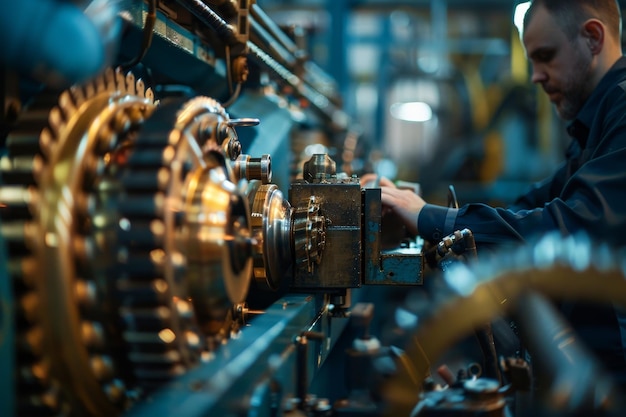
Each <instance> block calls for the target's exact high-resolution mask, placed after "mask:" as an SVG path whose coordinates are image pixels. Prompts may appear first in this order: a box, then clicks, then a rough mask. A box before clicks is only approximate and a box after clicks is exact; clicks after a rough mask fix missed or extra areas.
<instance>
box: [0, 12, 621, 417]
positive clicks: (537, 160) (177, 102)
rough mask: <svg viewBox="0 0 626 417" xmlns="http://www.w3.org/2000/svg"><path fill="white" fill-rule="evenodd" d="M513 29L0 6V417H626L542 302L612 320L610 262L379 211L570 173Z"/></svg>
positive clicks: (592, 247)
mask: <svg viewBox="0 0 626 417" xmlns="http://www.w3.org/2000/svg"><path fill="white" fill-rule="evenodd" d="M623 3H624V4H626V2H623ZM524 7H526V8H527V7H528V2H524V1H517V0H397V1H386V0H74V1H65V0H45V1H44V0H21V1H19V2H10V1H4V0H3V1H2V2H0V15H1V16H2V17H0V42H2V44H3V45H5V46H4V49H5V50H4V52H0V99H1V100H2V104H3V106H2V107H1V109H2V111H1V112H0V139H1V140H2V142H1V146H2V148H1V153H0V268H1V269H2V272H1V273H2V277H3V278H2V279H1V280H0V415H1V416H4V417H22V416H50V417H92V416H93V417H105V416H106V417H143V416H150V417H157V416H159V417H160V416H163V417H170V416H172V417H206V416H220V417H222V416H224V417H243V416H247V417H265V416H267V417H272V416H277V417H279V416H285V417H288V416H289V417H296V416H298V417H300V416H310V417H322V416H329V417H330V416H335V417H352V416H365V417H378V416H380V417H382V416H406V417H409V416H410V417H435V416H437V417H464V416H473V417H478V416H493V417H531V416H546V417H553V416H555V417H556V416H591V415H593V416H623V415H626V407H624V404H623V402H624V398H623V396H622V395H621V394H620V393H621V391H619V390H618V389H617V388H616V387H615V384H613V381H612V379H611V377H610V375H609V374H607V372H606V370H605V369H603V368H602V366H600V365H599V364H598V358H597V357H595V356H594V355H593V354H591V353H589V350H587V348H586V347H585V346H583V345H581V343H580V341H579V340H578V339H577V338H576V337H575V336H574V335H573V334H572V332H571V329H570V327H568V323H567V320H566V319H564V318H563V317H562V316H561V315H559V313H558V312H557V311H556V310H555V308H554V306H553V303H552V301H553V300H561V299H567V300H569V299H572V300H584V301H585V302H590V303H599V304H607V305H609V304H615V305H621V306H626V281H624V271H625V270H626V269H625V267H624V262H623V259H624V257H623V253H624V252H621V254H622V256H620V251H619V250H614V249H616V248H613V247H610V246H608V245H602V242H595V241H594V242H592V241H590V240H589V239H586V238H585V237H584V236H580V237H579V236H568V237H563V236H556V235H554V234H548V235H546V236H542V237H541V239H538V240H537V241H536V242H532V243H531V242H527V243H526V244H521V245H519V246H514V247H507V248H504V249H503V250H495V249H493V248H482V247H481V246H480V245H476V244H474V241H473V235H472V231H471V230H468V229H463V230H458V231H455V232H454V233H453V234H452V235H449V236H441V240H440V241H438V242H431V241H425V240H424V239H422V238H420V237H419V236H414V235H412V234H411V233H410V231H409V230H408V229H407V227H406V226H404V225H403V224H402V222H401V221H400V220H399V219H398V218H397V217H394V216H393V215H384V214H385V213H384V208H385V207H384V206H383V203H382V200H381V189H380V184H379V183H378V181H379V180H380V178H381V177H384V178H387V179H389V180H391V181H393V182H394V183H395V184H396V185H397V186H398V187H403V188H408V189H411V190H414V191H415V192H417V193H418V194H420V195H421V196H422V197H423V198H424V200H425V201H427V202H428V203H433V204H440V205H443V206H447V207H459V206H463V205H464V204H466V203H470V202H472V203H485V204H488V205H491V206H498V207H506V206H507V205H509V204H512V203H513V202H514V201H515V199H516V197H517V196H519V195H521V194H522V193H524V192H525V190H527V189H528V188H529V187H530V186H531V185H532V184H534V183H535V182H537V181H540V180H541V179H543V178H545V177H547V176H548V175H550V174H551V173H552V172H553V170H554V169H555V167H557V166H558V164H559V163H560V162H561V161H562V160H563V157H564V154H565V151H566V149H567V146H568V143H569V141H570V138H569V137H568V135H567V131H566V129H565V122H564V121H563V120H561V119H560V118H559V117H558V115H557V113H556V111H555V109H554V107H553V105H552V103H551V102H550V100H549V98H548V97H547V95H546V94H545V93H544V92H543V91H542V89H541V87H540V86H538V85H536V84H533V82H532V81H531V72H532V69H531V67H530V65H529V62H528V59H527V56H526V51H525V50H524V46H523V43H522V42H521V40H520V25H521V21H522V19H523V15H524V12H525V10H526V9H525V8H524ZM85 22H87V23H85ZM71 25H75V26H72V27H70V26H71ZM369 173H375V174H376V175H377V176H378V177H377V178H378V180H376V181H374V182H373V183H367V184H364V183H362V181H361V178H362V177H363V176H364V175H366V174H369ZM483 249H484V250H483ZM599 280H602V282H603V284H602V285H598V284H597V283H598V282H599ZM604 282H605V283H604ZM564 335H565V336H564ZM625 398H626V397H625Z"/></svg>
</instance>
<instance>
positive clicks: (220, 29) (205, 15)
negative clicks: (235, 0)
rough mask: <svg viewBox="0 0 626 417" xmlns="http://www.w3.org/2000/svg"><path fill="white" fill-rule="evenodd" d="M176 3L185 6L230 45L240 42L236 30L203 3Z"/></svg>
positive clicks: (196, 0)
mask: <svg viewBox="0 0 626 417" xmlns="http://www.w3.org/2000/svg"><path fill="white" fill-rule="evenodd" d="M176 2H177V3H178V4H180V5H181V6H183V7H184V8H185V9H187V10H188V11H189V12H190V13H191V14H193V15H194V16H195V17H196V18H198V19H199V20H200V21H201V22H202V23H204V24H205V25H207V26H209V27H210V28H212V29H213V30H214V31H215V32H216V33H217V34H218V35H219V36H221V37H222V38H223V39H224V40H225V41H226V42H227V43H228V44H231V45H232V44H235V43H237V42H238V40H237V34H236V33H235V31H234V29H233V28H232V27H231V26H230V25H229V24H228V23H227V22H226V21H225V20H224V19H222V18H221V17H220V16H219V15H218V14H217V13H215V12H214V11H213V10H211V8H210V7H209V6H207V5H206V4H204V3H203V2H202V1H200V0H176Z"/></svg>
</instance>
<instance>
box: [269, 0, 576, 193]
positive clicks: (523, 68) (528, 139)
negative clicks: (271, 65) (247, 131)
mask: <svg viewBox="0 0 626 417" xmlns="http://www.w3.org/2000/svg"><path fill="white" fill-rule="evenodd" d="M519 3H522V4H521V5H520V4H519ZM523 3H524V2H519V1H514V0H513V1H511V0H509V1H503V0H469V1H468V0H412V1H408V0H407V1H383V0H354V1H347V0H343V1H335V0H316V1H309V0H307V1H286V0H282V1H281V0H259V1H258V4H259V5H261V6H262V7H263V8H264V9H265V10H266V12H267V13H268V15H270V16H271V17H272V19H273V20H275V21H276V22H277V23H279V24H280V25H281V26H282V27H283V28H284V30H285V31H287V32H288V33H290V34H291V35H292V36H293V37H294V39H296V41H297V42H298V43H299V44H300V45H301V47H302V48H304V49H306V50H307V51H309V52H310V54H311V56H312V58H313V60H314V61H315V62H316V63H318V64H319V65H320V66H321V67H322V68H323V69H324V70H325V71H327V72H328V73H329V74H330V75H331V76H332V77H333V78H334V79H336V80H337V85H338V88H339V89H340V96H341V97H342V98H343V100H344V103H343V105H344V110H345V111H346V113H347V114H349V115H351V116H352V117H354V120H355V122H356V125H357V126H358V128H359V130H360V131H359V133H360V135H362V136H361V142H362V143H363V144H364V145H365V146H367V147H368V148H369V149H370V150H371V152H366V154H367V155H368V158H367V159H366V160H363V161H362V163H363V166H362V167H357V168H362V169H363V170H365V171H375V172H378V173H379V174H381V175H384V176H386V177H389V178H393V179H401V180H406V181H416V182H419V183H420V185H421V187H422V191H423V193H424V196H425V197H426V198H427V199H429V198H430V201H433V202H434V200H437V199H439V198H442V197H443V196H444V194H445V193H444V190H445V188H446V187H447V184H448V183H453V184H454V185H455V187H456V188H457V193H458V196H459V200H460V202H461V203H462V202H468V201H470V200H471V201H488V202H492V203H495V204H498V203H503V204H504V203H507V202H510V200H511V199H512V198H514V197H515V196H516V195H518V194H519V193H520V192H522V191H523V190H524V188H525V187H526V185H527V184H528V182H530V181H534V180H537V179H540V178H542V177H544V176H546V175H547V174H549V173H550V172H551V171H552V169H553V168H554V166H555V164H556V163H557V162H558V161H559V160H560V159H561V158H562V151H563V147H564V144H565V143H566V142H567V139H566V138H565V137H564V136H563V135H564V131H563V129H562V126H561V125H560V124H561V122H560V121H559V120H558V118H556V117H555V113H554V111H553V109H552V108H551V105H550V103H549V101H548V100H547V98H546V97H544V95H543V93H542V91H541V89H540V88H538V87H536V86H534V85H532V84H531V82H530V78H529V66H528V64H527V62H526V59H525V53H524V50H523V46H522V44H521V42H520V39H519V33H518V30H517V29H516V27H515V25H514V19H515V13H516V11H517V13H518V19H520V18H521V16H523V11H524V10H525V9H524V6H525V5H524V4H523ZM518 6H520V7H518ZM433 199H434V200H433Z"/></svg>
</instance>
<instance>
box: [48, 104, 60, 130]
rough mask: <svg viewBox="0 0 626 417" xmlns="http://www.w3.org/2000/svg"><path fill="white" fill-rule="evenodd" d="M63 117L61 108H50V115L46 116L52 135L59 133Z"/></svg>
mask: <svg viewBox="0 0 626 417" xmlns="http://www.w3.org/2000/svg"><path fill="white" fill-rule="evenodd" d="M63 122H64V118H63V115H62V114H61V110H59V108H58V107H54V108H53V109H52V110H50V116H49V117H48V124H49V126H50V131H51V133H52V136H55V137H56V136H58V135H59V134H60V130H61V127H62V125H63Z"/></svg>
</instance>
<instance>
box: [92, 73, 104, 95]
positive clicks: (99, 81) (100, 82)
mask: <svg viewBox="0 0 626 417" xmlns="http://www.w3.org/2000/svg"><path fill="white" fill-rule="evenodd" d="M93 83H94V88H95V90H96V93H98V94H100V93H104V92H105V91H107V86H106V82H105V80H104V76H103V75H99V76H98V77H96V79H95V80H94V81H93Z"/></svg>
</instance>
